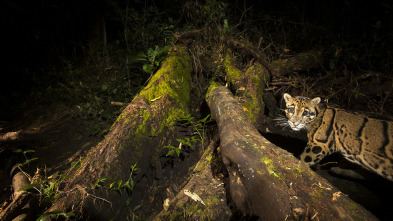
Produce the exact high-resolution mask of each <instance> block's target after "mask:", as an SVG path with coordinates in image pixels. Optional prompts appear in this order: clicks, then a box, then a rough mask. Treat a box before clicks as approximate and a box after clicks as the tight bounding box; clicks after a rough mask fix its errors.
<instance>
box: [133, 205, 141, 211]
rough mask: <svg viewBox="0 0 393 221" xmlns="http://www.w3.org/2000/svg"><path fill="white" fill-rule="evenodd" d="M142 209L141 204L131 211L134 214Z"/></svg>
mask: <svg viewBox="0 0 393 221" xmlns="http://www.w3.org/2000/svg"><path fill="white" fill-rule="evenodd" d="M142 207H143V205H142V204H140V205H137V206H136V207H134V209H133V211H134V212H136V211H138V210H139V209H140V208H142Z"/></svg>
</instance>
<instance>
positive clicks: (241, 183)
mask: <svg viewBox="0 0 393 221" xmlns="http://www.w3.org/2000/svg"><path fill="white" fill-rule="evenodd" d="M206 100H207V103H208V106H209V108H210V110H211V114H212V118H213V119H215V120H216V122H217V124H218V128H219V131H220V143H221V145H220V148H221V154H222V158H223V162H224V164H225V165H226V168H227V170H228V173H229V186H230V194H231V197H232V199H233V200H234V202H235V204H236V206H237V208H238V209H240V210H241V211H242V212H243V213H244V214H250V215H256V216H258V217H259V218H260V219H261V220H310V219H316V220H376V218H375V217H374V216H373V215H372V214H371V213H369V212H368V211H367V210H365V209H364V208H363V207H361V206H360V205H358V204H356V203H355V202H353V201H351V200H350V199H349V198H348V197H347V196H345V195H344V194H342V193H341V192H340V191H339V190H338V189H336V188H335V187H334V186H332V185H331V184H329V183H328V182H327V181H326V180H325V179H323V178H321V177H320V176H318V175H317V174H315V173H314V172H313V171H312V170H311V169H310V168H309V167H308V166H307V165H305V164H303V163H301V162H300V161H299V160H297V159H296V158H295V157H293V156H292V154H290V153H288V152H287V151H285V150H283V149H281V148H278V147H276V146H275V145H273V144H272V143H270V142H269V141H268V140H266V139H265V138H264V137H262V136H261V135H260V134H259V133H258V131H257V130H256V129H255V127H254V126H253V125H252V124H251V122H250V120H249V119H248V117H247V115H246V114H245V113H244V111H243V110H242V108H241V106H240V104H239V102H238V101H237V100H236V99H235V98H234V97H233V95H232V94H231V92H230V91H229V90H228V89H227V88H225V87H219V86H218V87H217V86H216V85H214V84H213V85H212V86H211V87H210V88H209V90H208V93H207V96H206Z"/></svg>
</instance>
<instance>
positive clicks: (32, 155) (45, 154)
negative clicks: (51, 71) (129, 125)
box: [0, 104, 110, 205]
mask: <svg viewBox="0 0 393 221" xmlns="http://www.w3.org/2000/svg"><path fill="white" fill-rule="evenodd" d="M13 110H14V111H15V112H13V113H12V115H11V118H10V119H11V120H10V121H9V122H6V123H4V124H3V125H2V126H1V127H0V133H1V134H2V136H1V137H0V139H1V140H0V142H1V143H0V158H1V159H2V160H1V163H0V164H1V169H0V187H1V189H0V191H1V192H0V201H1V205H4V203H6V202H7V201H9V200H11V198H10V196H11V193H12V190H11V180H12V178H11V177H10V170H11V169H12V167H13V166H14V165H15V164H18V163H19V164H25V165H23V166H22V167H21V168H22V169H23V171H24V172H26V173H27V174H30V175H31V176H33V175H34V173H35V171H36V170H37V168H40V169H43V172H44V174H45V176H46V177H50V176H52V175H56V174H59V173H62V172H63V171H65V170H66V169H68V168H70V165H71V163H72V162H77V161H78V160H79V159H80V158H81V157H83V156H84V155H85V154H86V153H87V151H88V150H89V149H90V148H92V147H94V146H95V145H96V144H98V143H99V142H100V141H101V140H102V139H103V137H98V136H92V135H91V132H90V130H91V128H92V122H89V121H87V120H82V119H77V118H74V117H72V116H71V112H70V109H69V108H68V107H66V106H64V105H59V104H51V105H49V106H40V107H33V108H26V106H25V107H24V108H20V107H19V108H15V109H13ZM109 126H110V125H108V127H109ZM14 132H15V133H14ZM19 150H22V151H23V152H24V153H23V152H20V151H19ZM27 162H29V163H27Z"/></svg>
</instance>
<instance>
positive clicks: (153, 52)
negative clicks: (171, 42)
mask: <svg viewBox="0 0 393 221" xmlns="http://www.w3.org/2000/svg"><path fill="white" fill-rule="evenodd" d="M168 51H169V46H165V47H162V48H159V47H158V46H157V45H156V46H155V48H149V49H148V50H147V54H144V53H139V54H138V55H137V56H135V57H132V58H131V61H132V62H141V63H144V64H143V67H142V69H143V70H144V71H145V72H146V73H148V74H152V73H153V72H154V71H155V70H156V69H157V68H158V66H160V63H161V61H163V60H164V58H165V55H166V54H167V53H168Z"/></svg>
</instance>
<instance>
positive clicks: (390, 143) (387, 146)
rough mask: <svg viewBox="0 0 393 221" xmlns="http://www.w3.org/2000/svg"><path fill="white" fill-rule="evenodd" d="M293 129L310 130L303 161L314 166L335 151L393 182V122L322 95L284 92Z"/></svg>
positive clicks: (287, 114) (288, 117)
mask: <svg viewBox="0 0 393 221" xmlns="http://www.w3.org/2000/svg"><path fill="white" fill-rule="evenodd" d="M284 100H285V103H286V109H285V114H286V117H287V121H288V125H289V126H290V127H291V128H292V129H293V130H296V131H298V130H301V129H307V137H308V143H307V147H306V148H305V150H304V152H303V153H302V154H301V155H300V159H301V161H304V162H305V163H306V164H308V165H310V166H311V165H313V164H315V163H317V162H318V161H320V160H321V159H322V158H324V157H325V156H326V155H329V154H331V153H334V152H340V153H341V154H342V155H343V156H344V157H345V158H346V159H347V160H349V161H351V162H354V163H357V164H360V165H361V166H363V167H365V168H367V169H368V170H370V171H373V172H375V173H377V174H379V175H381V176H383V177H385V178H387V179H389V180H391V181H393V121H391V120H386V119H379V118H375V117H371V116H370V115H366V114H363V113H357V112H350V111H347V110H344V109H342V108H338V107H332V106H328V105H324V104H321V103H320V101H321V99H320V98H319V97H317V98H314V99H310V98H307V97H292V96H291V95H289V94H284Z"/></svg>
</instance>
